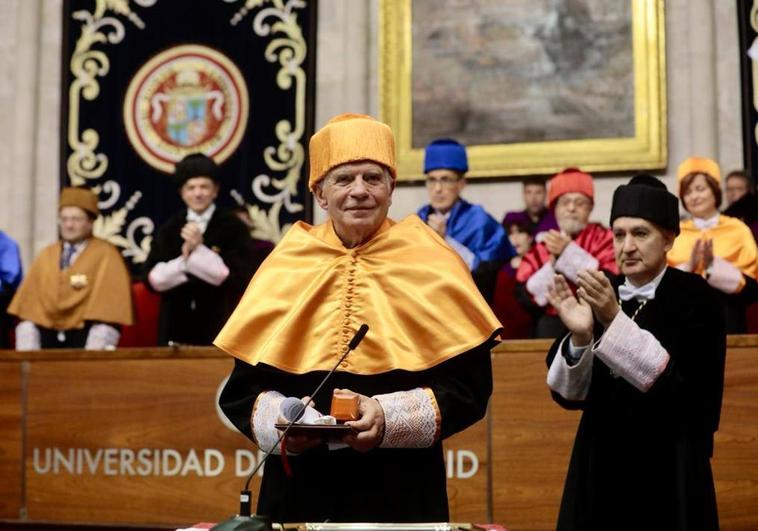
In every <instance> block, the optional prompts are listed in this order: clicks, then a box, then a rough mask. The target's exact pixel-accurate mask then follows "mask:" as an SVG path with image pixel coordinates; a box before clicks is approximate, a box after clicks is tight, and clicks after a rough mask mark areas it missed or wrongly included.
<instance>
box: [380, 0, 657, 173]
mask: <svg viewBox="0 0 758 531" xmlns="http://www.w3.org/2000/svg"><path fill="white" fill-rule="evenodd" d="M663 13H664V6H663V0H624V1H616V2H607V1H606V0H549V1H548V0H509V1H508V2H502V1H500V0H380V23H379V24H380V28H379V49H380V60H379V63H380V83H379V87H380V88H379V92H380V106H381V116H382V120H383V121H385V122H386V123H388V124H389V125H390V126H391V127H392V129H393V131H394V132H395V139H396V143H397V155H398V177H399V179H401V180H418V179H421V178H422V177H423V169H422V163H423V148H424V146H425V145H426V144H427V143H428V142H430V141H431V140H433V139H435V138H441V137H450V138H455V139H456V140H458V141H460V142H462V143H464V144H466V145H467V146H468V155H469V167H470V168H471V169H470V172H469V173H468V176H469V177H473V178H488V177H490V178H494V177H507V176H517V175H539V174H551V173H555V172H557V171H560V170H561V169H563V168H565V167H569V166H578V167H580V168H581V169H583V170H586V171H623V170H642V169H658V168H664V167H665V166H666V159H667V144H666V79H665V68H666V65H665V42H664V40H665V35H664V34H665V30H664V15H663Z"/></svg>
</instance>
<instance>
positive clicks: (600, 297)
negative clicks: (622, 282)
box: [576, 271, 619, 328]
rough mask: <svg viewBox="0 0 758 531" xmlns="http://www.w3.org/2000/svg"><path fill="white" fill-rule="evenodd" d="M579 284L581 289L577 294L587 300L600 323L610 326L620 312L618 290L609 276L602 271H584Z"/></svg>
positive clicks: (579, 278)
mask: <svg viewBox="0 0 758 531" xmlns="http://www.w3.org/2000/svg"><path fill="white" fill-rule="evenodd" d="M577 284H578V285H579V289H578V290H577V292H576V294H577V295H578V296H579V298H580V299H582V300H585V301H587V303H588V304H589V305H590V307H591V308H592V311H593V313H594V314H595V317H597V320H598V321H599V322H600V324H602V325H603V326H604V327H606V328H608V327H609V326H610V324H611V322H612V321H613V319H614V318H615V317H616V314H617V313H618V312H619V304H618V301H617V300H616V292H615V291H613V286H611V282H610V281H609V280H608V277H606V276H605V275H604V274H603V273H601V272H600V271H582V272H581V273H579V277H578V278H577Z"/></svg>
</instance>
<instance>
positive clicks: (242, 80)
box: [60, 0, 316, 270]
mask: <svg viewBox="0 0 758 531" xmlns="http://www.w3.org/2000/svg"><path fill="white" fill-rule="evenodd" d="M63 10H64V13H63V20H64V27H63V40H64V43H63V69H62V71H63V75H62V87H61V90H62V98H61V100H62V101H63V102H64V104H63V106H62V116H61V123H62V128H61V131H62V133H61V147H60V148H61V185H62V186H68V185H84V186H89V187H91V188H93V189H94V190H95V192H96V193H98V195H99V198H100V208H101V213H102V214H101V216H100V218H98V220H97V222H96V225H95V233H96V235H98V236H100V237H102V238H105V239H107V240H109V241H110V242H112V243H114V244H115V245H117V246H118V247H119V248H120V249H121V251H122V253H123V255H124V257H125V258H126V260H127V262H128V263H129V264H130V266H132V268H133V269H134V270H137V269H139V266H140V264H141V263H142V262H144V260H145V258H146V257H147V253H148V252H149V250H150V244H151V241H152V235H153V234H154V232H155V231H156V230H157V228H158V227H160V225H161V224H162V223H163V222H164V221H165V220H166V219H167V218H168V217H169V216H170V215H171V214H172V213H174V212H176V211H177V210H178V209H179V208H181V207H182V206H183V204H182V202H181V199H180V197H179V195H178V193H177V190H176V188H175V187H174V186H173V184H172V182H171V179H170V173H171V172H172V171H173V166H174V163H175V162H176V161H178V160H180V159H181V158H182V157H184V156H185V155H187V154H189V153H194V152H198V151H199V152H203V153H205V154H207V155H209V156H212V157H213V158H214V159H215V160H216V162H218V163H219V165H220V167H221V181H222V184H221V191H220V192H219V198H218V200H217V203H218V204H219V205H220V206H236V205H241V206H244V207H245V208H246V210H247V213H248V214H249V216H250V219H251V220H252V223H253V227H252V229H251V232H252V235H253V236H254V237H256V238H259V239H266V240H270V241H272V242H277V241H278V240H279V239H280V238H281V236H282V235H283V233H284V232H285V231H286V230H287V228H288V227H289V226H290V225H291V224H292V223H293V222H295V221H297V220H299V219H305V220H310V219H311V215H312V213H311V208H312V207H311V202H310V200H309V196H308V193H307V168H306V161H305V155H306V153H307V141H308V139H309V138H310V135H311V134H312V132H313V117H314V107H313V101H314V94H315V90H314V85H315V39H316V2H315V0H310V1H307V0H192V1H187V0H110V1H105V0H65V1H64V4H63Z"/></svg>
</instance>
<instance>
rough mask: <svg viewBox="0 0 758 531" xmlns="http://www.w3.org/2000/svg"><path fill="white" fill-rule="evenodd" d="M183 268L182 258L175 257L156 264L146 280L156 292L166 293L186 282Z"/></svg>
mask: <svg viewBox="0 0 758 531" xmlns="http://www.w3.org/2000/svg"><path fill="white" fill-rule="evenodd" d="M184 267H185V264H184V257H182V256H177V257H176V258H174V259H173V260H169V261H168V262H158V263H157V264H155V266H154V267H153V268H152V269H151V270H150V273H149V274H148V276H147V279H148V281H149V282H150V285H151V286H152V287H153V288H154V289H155V290H156V291H161V292H162V291H168V290H170V289H172V288H175V287H176V286H179V285H181V284H184V283H185V282H187V275H185V274H184Z"/></svg>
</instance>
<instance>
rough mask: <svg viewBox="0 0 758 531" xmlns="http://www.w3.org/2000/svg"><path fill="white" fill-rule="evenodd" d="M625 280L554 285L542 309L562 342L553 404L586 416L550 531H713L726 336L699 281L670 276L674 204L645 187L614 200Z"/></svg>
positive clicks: (641, 181)
mask: <svg viewBox="0 0 758 531" xmlns="http://www.w3.org/2000/svg"><path fill="white" fill-rule="evenodd" d="M610 221H611V225H612V228H613V245H614V251H615V257H616V261H617V263H618V266H619V269H620V270H621V276H619V277H618V278H616V279H613V280H610V281H609V280H608V278H607V277H606V276H604V274H603V273H599V272H596V271H588V272H584V273H580V275H579V280H578V286H579V288H578V290H577V292H576V295H574V294H572V293H571V291H570V290H569V288H568V285H567V284H566V281H565V279H563V278H562V277H560V276H558V277H557V278H556V281H555V284H554V286H553V287H552V289H551V290H550V294H549V299H550V302H551V304H553V305H554V306H555V307H556V309H557V310H558V313H559V316H560V318H561V320H562V321H563V323H564V324H565V325H566V327H567V328H568V329H569V331H570V332H569V334H568V335H567V336H566V337H564V338H561V339H558V340H556V342H555V343H554V344H553V346H552V348H551V349H550V352H549V354H548V357H547V363H548V366H549V370H548V377H547V383H548V385H549V386H550V389H551V391H552V394H553V398H554V399H555V401H556V402H558V404H560V405H561V406H563V407H565V408H567V409H582V410H584V414H583V415H582V419H581V421H580V423H579V428H578V431H577V434H576V440H575V443H574V450H573V452H572V455H571V462H570V464H569V470H568V475H567V477H566V484H565V488H564V492H563V500H562V502H561V509H560V514H559V517H558V525H557V529H558V530H559V531H565V530H573V529H577V530H578V529H581V530H596V529H597V530H599V529H603V530H605V529H614V530H625V529H630V530H631V529H662V530H663V529H666V530H693V529H698V530H706V529H708V530H710V529H713V530H715V529H718V526H719V524H718V514H717V509H716V496H715V492H714V486H713V477H712V474H711V463H710V458H711V455H712V453H713V434H714V432H715V431H716V430H717V428H718V424H719V415H720V411H721V397H722V392H723V381H724V359H725V350H726V335H725V328H724V318H723V315H722V313H721V306H720V305H719V303H718V300H717V299H716V296H715V294H714V292H713V290H712V289H711V288H710V287H709V286H708V284H707V283H706V281H705V280H704V279H703V278H701V277H699V276H697V275H693V274H690V273H685V272H682V271H679V270H677V269H674V268H670V267H667V265H666V253H667V251H668V250H669V249H671V246H672V245H673V242H674V239H675V238H676V235H677V234H678V233H679V216H678V205H677V199H676V197H675V196H673V195H672V194H670V193H669V192H668V191H667V190H666V187H665V186H664V185H663V184H662V183H661V182H660V181H658V180H657V179H656V178H654V177H652V176H650V175H639V176H637V177H635V178H634V179H632V180H631V182H630V183H629V184H628V185H625V186H620V187H619V188H618V189H617V190H616V192H615V193H614V195H613V206H612V208H611V220H610Z"/></svg>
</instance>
